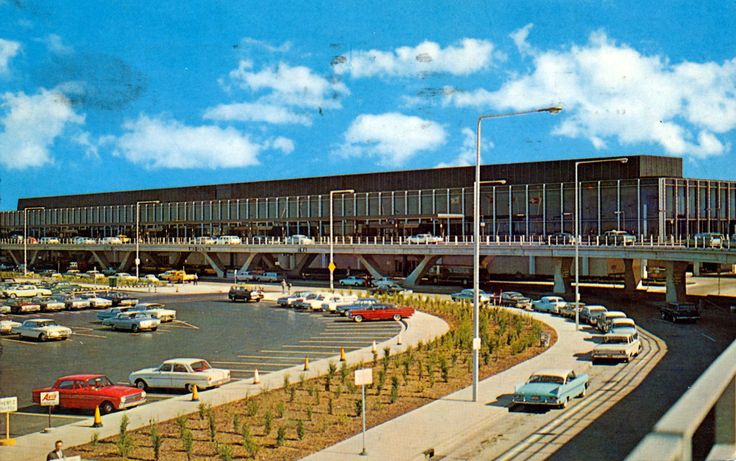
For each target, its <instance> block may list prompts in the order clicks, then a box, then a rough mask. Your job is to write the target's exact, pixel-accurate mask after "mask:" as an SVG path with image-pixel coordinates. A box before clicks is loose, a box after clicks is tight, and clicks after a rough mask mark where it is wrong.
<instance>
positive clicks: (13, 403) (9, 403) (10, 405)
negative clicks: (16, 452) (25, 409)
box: [0, 397, 18, 446]
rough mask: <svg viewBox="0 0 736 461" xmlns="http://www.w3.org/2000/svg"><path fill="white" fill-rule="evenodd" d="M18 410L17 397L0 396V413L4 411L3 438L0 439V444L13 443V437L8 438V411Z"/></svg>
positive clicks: (7, 444)
mask: <svg viewBox="0 0 736 461" xmlns="http://www.w3.org/2000/svg"><path fill="white" fill-rule="evenodd" d="M14 411H18V397H3V398H0V413H5V438H4V439H0V446H3V445H4V446H10V445H15V439H11V438H10V413H12V412H14Z"/></svg>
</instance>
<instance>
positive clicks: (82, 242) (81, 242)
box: [72, 236, 97, 245]
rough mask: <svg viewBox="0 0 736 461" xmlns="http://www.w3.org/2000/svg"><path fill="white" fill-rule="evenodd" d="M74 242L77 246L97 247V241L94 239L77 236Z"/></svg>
mask: <svg viewBox="0 0 736 461" xmlns="http://www.w3.org/2000/svg"><path fill="white" fill-rule="evenodd" d="M72 242H73V243H74V244H75V245H96V244H97V239H93V238H92V237H82V236H77V237H74V239H73V240H72Z"/></svg>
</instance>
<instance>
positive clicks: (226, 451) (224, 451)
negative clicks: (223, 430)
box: [217, 443, 233, 461]
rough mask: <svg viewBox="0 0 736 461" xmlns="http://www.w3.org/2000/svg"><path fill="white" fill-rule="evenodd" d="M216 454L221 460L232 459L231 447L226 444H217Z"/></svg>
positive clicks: (230, 460) (228, 460) (227, 460)
mask: <svg viewBox="0 0 736 461" xmlns="http://www.w3.org/2000/svg"><path fill="white" fill-rule="evenodd" d="M217 455H218V456H219V457H220V460H221V461H232V460H233V448H232V447H231V446H230V445H227V444H224V443H223V444H219V445H217Z"/></svg>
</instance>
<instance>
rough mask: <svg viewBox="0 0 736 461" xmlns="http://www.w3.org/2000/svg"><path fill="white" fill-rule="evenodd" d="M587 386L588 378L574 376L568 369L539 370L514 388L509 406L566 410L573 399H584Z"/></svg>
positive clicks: (586, 376) (588, 383) (585, 376)
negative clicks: (548, 407)
mask: <svg viewBox="0 0 736 461" xmlns="http://www.w3.org/2000/svg"><path fill="white" fill-rule="evenodd" d="M589 385H590V377H589V376H588V375H586V374H582V375H576V374H575V372H574V371H573V370H568V369H558V370H541V371H538V372H536V373H534V374H533V375H531V376H530V377H529V380H528V381H527V382H526V383H524V384H521V385H518V386H516V391H515V392H514V397H513V399H512V402H511V405H512V406H513V405H544V406H552V407H560V408H566V407H567V405H568V403H570V400H572V399H574V398H575V397H585V394H586V393H587V391H588V386H589Z"/></svg>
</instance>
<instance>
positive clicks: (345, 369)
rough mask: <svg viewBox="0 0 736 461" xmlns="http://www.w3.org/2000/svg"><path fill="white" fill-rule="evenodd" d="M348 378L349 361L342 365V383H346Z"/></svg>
mask: <svg viewBox="0 0 736 461" xmlns="http://www.w3.org/2000/svg"><path fill="white" fill-rule="evenodd" d="M347 379H348V364H347V362H342V365H340V383H342V384H343V385H344V384H345V381H346V380H347Z"/></svg>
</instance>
